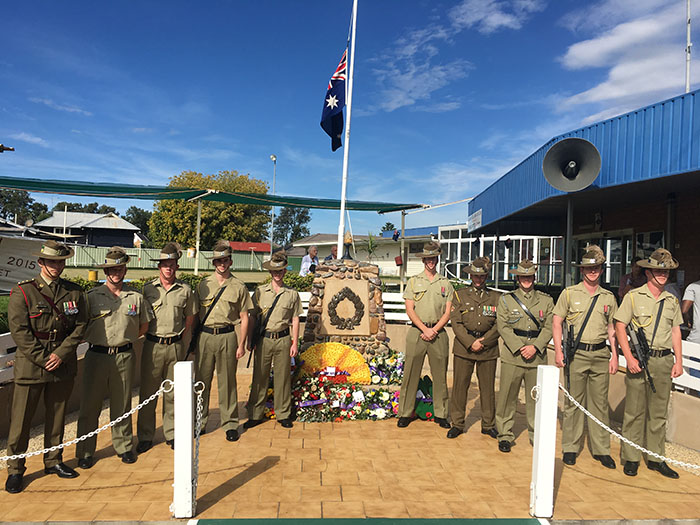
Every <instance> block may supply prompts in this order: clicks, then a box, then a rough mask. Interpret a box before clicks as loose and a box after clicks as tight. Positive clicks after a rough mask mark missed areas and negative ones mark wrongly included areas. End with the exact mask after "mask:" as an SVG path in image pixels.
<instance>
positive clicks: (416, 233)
mask: <svg viewBox="0 0 700 525" xmlns="http://www.w3.org/2000/svg"><path fill="white" fill-rule="evenodd" d="M438 228H439V226H425V227H422V228H406V232H405V233H406V237H424V236H428V235H435V236H436V237H437V234H438ZM399 233H401V228H399ZM392 235H394V232H393V231H390V232H382V238H383V239H387V238H388V239H391V237H392Z"/></svg>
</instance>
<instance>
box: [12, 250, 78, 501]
mask: <svg viewBox="0 0 700 525" xmlns="http://www.w3.org/2000/svg"><path fill="white" fill-rule="evenodd" d="M33 255H35V256H37V257H43V258H46V259H67V258H69V257H71V256H72V255H73V250H72V249H70V248H67V247H65V246H64V245H62V244H59V243H56V242H55V241H48V242H47V243H45V244H44V246H43V247H42V250H41V252H40V253H35V254H33ZM47 298H48V299H47ZM49 299H50V301H49ZM51 302H53V303H54V305H55V307H56V309H57V310H58V311H56V309H55V308H54V307H53V306H52V305H51ZM7 313H8V322H9V325H10V333H11V334H12V339H13V340H14V342H15V344H16V345H17V351H16V353H15V364H14V384H15V386H14V392H13V395H12V405H11V408H10V410H11V416H10V429H9V433H8V438H7V454H8V455H15V454H23V453H24V452H26V451H27V446H28V442H29V430H30V428H31V422H32V418H33V416H34V413H35V412H36V408H37V406H38V404H39V402H40V401H41V399H42V397H43V401H44V406H45V415H44V447H46V448H49V447H53V446H56V445H59V444H60V443H62V442H63V431H64V422H65V409H66V404H67V402H68V399H69V397H70V394H71V391H72V390H73V382H74V380H75V374H76V372H77V368H78V365H77V357H76V348H77V347H78V344H79V343H80V341H81V340H82V338H83V334H84V333H85V328H86V326H87V321H88V308H87V299H86V296H85V293H84V292H83V290H82V289H81V288H80V287H79V286H78V285H77V284H74V283H72V282H70V281H66V280H65V279H61V278H59V279H57V280H56V281H53V282H49V280H47V279H44V277H43V275H39V276H37V277H35V278H34V279H30V280H28V281H23V282H21V283H19V284H18V285H17V286H15V287H14V288H13V289H12V291H11V295H10V300H9V303H8V306H7ZM51 354H56V355H57V356H58V357H60V358H61V361H62V363H61V364H60V365H59V366H58V368H56V369H55V370H53V371H48V370H46V368H45V366H46V361H47V359H48V358H49V356H50V355H51ZM59 463H62V451H61V450H55V451H52V452H48V453H46V454H44V466H45V468H47V469H50V468H52V467H55V466H56V465H58V464H59ZM24 465H25V460H24V459H13V460H9V461H8V462H7V469H8V473H9V474H10V475H13V474H19V475H20V476H21V475H23V474H24V472H25V470H26V468H25V466H24ZM20 490H21V485H20Z"/></svg>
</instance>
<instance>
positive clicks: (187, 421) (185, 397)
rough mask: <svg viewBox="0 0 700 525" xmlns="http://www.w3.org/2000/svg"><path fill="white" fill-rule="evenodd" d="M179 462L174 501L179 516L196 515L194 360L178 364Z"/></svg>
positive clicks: (175, 469) (175, 513)
mask: <svg viewBox="0 0 700 525" xmlns="http://www.w3.org/2000/svg"><path fill="white" fill-rule="evenodd" d="M174 375H175V389H174V394H175V454H174V455H175V462H174V466H173V472H174V483H173V488H174V490H173V504H172V508H171V510H172V513H173V516H174V517H175V518H191V517H193V516H194V512H195V507H196V505H197V501H196V500H195V497H194V493H193V492H192V480H193V477H194V462H193V457H192V451H193V445H192V442H193V437H192V435H193V431H194V391H193V388H194V363H193V362H192V361H179V362H177V363H175V374H174Z"/></svg>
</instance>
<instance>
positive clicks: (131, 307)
mask: <svg viewBox="0 0 700 525" xmlns="http://www.w3.org/2000/svg"><path fill="white" fill-rule="evenodd" d="M138 313H139V312H138V310H136V305H135V304H130V305H129V307H128V308H127V310H126V315H130V316H132V317H133V316H134V315H138Z"/></svg>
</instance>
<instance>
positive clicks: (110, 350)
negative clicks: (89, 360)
mask: <svg viewBox="0 0 700 525" xmlns="http://www.w3.org/2000/svg"><path fill="white" fill-rule="evenodd" d="M133 347H134V345H133V344H131V343H126V344H125V345H121V346H99V345H90V348H89V350H90V351H91V352H97V353H98V354H109V355H115V354H120V353H121V352H126V351H128V350H131V349H132V348H133Z"/></svg>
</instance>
